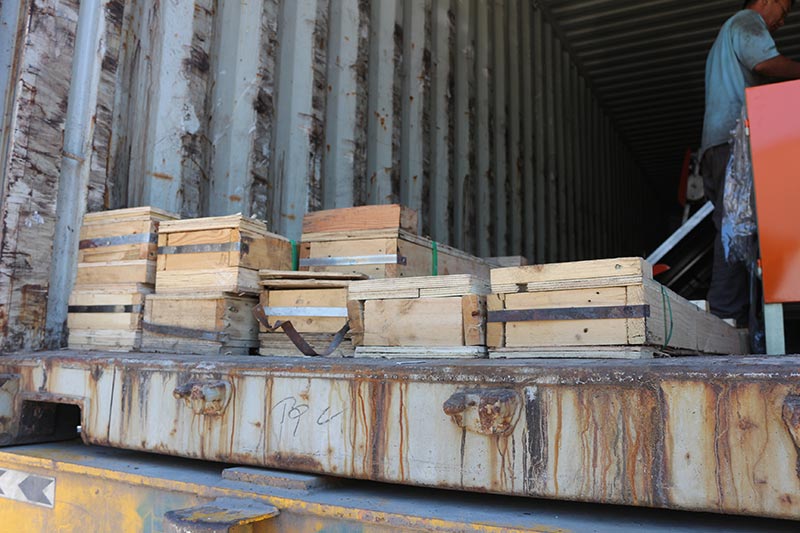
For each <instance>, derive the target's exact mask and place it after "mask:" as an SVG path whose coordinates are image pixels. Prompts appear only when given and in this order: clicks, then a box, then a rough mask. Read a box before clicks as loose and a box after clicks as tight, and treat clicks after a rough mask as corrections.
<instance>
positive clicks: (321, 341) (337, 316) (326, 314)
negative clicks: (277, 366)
mask: <svg viewBox="0 0 800 533" xmlns="http://www.w3.org/2000/svg"><path fill="white" fill-rule="evenodd" d="M259 276H260V278H261V282H260V284H261V287H262V290H261V296H260V300H259V304H260V305H261V306H262V307H263V308H264V311H265V315H266V317H267V319H268V321H269V324H270V325H274V324H275V323H276V322H277V321H281V322H287V321H288V322H291V324H292V326H293V327H294V328H295V330H296V331H297V332H298V333H300V334H301V335H302V336H303V338H304V339H305V340H306V341H307V342H308V343H309V344H311V346H313V347H314V348H315V350H316V351H317V352H322V351H323V350H325V349H326V348H327V347H328V345H329V344H330V343H331V342H332V341H333V339H334V337H335V335H336V334H337V333H338V332H339V331H340V330H341V329H342V328H343V327H344V325H345V324H346V323H347V290H348V286H349V285H350V282H351V281H354V280H361V279H364V278H365V276H363V275H361V274H339V273H325V272H320V273H316V272H292V271H276V270H261V271H260V272H259ZM259 332H260V333H259V340H260V341H261V348H260V353H261V354H262V355H277V356H300V355H303V354H302V353H301V352H300V350H299V349H298V348H297V346H295V345H294V343H292V341H291V340H290V339H289V337H287V335H286V334H285V333H284V332H282V331H280V330H278V331H270V330H268V329H267V328H266V327H265V326H264V325H262V324H259ZM349 338H350V337H349V335H348V336H347V337H346V340H345V342H342V343H341V344H340V345H339V347H338V348H337V349H336V351H334V352H333V353H332V354H331V355H332V356H340V357H348V356H352V354H353V348H352V343H351V342H350V340H349Z"/></svg>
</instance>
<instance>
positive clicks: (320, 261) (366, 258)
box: [300, 254, 408, 267]
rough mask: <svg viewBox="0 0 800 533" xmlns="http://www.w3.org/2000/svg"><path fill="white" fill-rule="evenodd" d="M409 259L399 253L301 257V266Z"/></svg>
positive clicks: (398, 262) (389, 262) (388, 262)
mask: <svg viewBox="0 0 800 533" xmlns="http://www.w3.org/2000/svg"><path fill="white" fill-rule="evenodd" d="M406 264H408V259H407V258H405V257H403V256H402V255H398V254H386V255H354V256H350V257H315V258H306V259H300V266H301V267H326V266H357V265H406Z"/></svg>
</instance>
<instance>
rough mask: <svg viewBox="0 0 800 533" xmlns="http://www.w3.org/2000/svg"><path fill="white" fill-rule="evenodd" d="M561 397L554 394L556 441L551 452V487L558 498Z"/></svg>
mask: <svg viewBox="0 0 800 533" xmlns="http://www.w3.org/2000/svg"><path fill="white" fill-rule="evenodd" d="M561 417H562V412H561V395H560V394H558V393H556V441H555V447H554V450H553V485H554V489H555V495H556V496H558V456H559V453H560V451H561V423H562V420H561Z"/></svg>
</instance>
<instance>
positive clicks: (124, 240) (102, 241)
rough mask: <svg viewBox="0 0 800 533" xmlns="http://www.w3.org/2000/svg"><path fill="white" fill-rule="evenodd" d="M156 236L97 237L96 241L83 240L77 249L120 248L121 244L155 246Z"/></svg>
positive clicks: (141, 234) (146, 234)
mask: <svg viewBox="0 0 800 533" xmlns="http://www.w3.org/2000/svg"><path fill="white" fill-rule="evenodd" d="M157 242H158V235H156V234H155V233H133V234H131V235H115V236H113V237H99V238H97V239H84V240H82V241H81V242H79V243H78V248H80V249H81V250H86V249H89V248H102V247H104V246H121V245H123V244H156V243H157Z"/></svg>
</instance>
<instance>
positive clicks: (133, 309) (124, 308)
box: [67, 304, 144, 313]
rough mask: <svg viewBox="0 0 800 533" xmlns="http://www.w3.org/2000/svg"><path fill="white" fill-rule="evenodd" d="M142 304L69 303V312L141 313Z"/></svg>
mask: <svg viewBox="0 0 800 533" xmlns="http://www.w3.org/2000/svg"><path fill="white" fill-rule="evenodd" d="M143 309H144V306H143V305H142V304H137V305H70V306H69V307H68V308H67V311H68V312H70V313H141V312H142V310H143Z"/></svg>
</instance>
